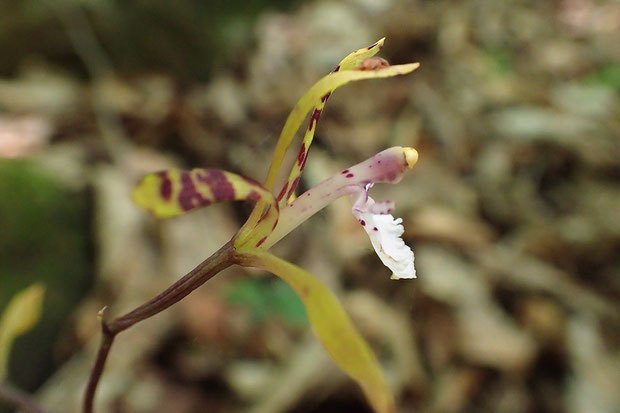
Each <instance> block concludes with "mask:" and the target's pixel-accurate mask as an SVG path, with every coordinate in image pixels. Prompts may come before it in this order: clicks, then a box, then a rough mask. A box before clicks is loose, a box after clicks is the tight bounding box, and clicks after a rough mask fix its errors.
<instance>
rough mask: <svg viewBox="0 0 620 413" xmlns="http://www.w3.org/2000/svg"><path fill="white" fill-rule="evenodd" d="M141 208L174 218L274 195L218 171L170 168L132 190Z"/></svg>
mask: <svg viewBox="0 0 620 413" xmlns="http://www.w3.org/2000/svg"><path fill="white" fill-rule="evenodd" d="M132 198H133V200H134V202H135V203H136V204H138V206H140V207H141V208H143V209H145V210H147V211H149V212H151V213H152V214H153V215H155V216H156V217H158V218H171V217H175V216H177V215H182V214H184V213H186V212H189V211H192V210H194V209H197V208H201V207H204V206H208V205H211V204H214V203H216V202H221V201H243V200H246V201H259V200H262V201H265V202H266V203H267V204H269V205H274V206H275V207H276V209H277V205H275V200H274V198H273V195H272V194H271V192H269V191H268V190H266V189H265V188H264V187H263V186H262V185H261V184H259V183H258V182H256V181H254V180H252V179H248V178H244V177H242V176H239V175H237V174H234V173H231V172H226V171H222V170H219V169H192V170H191V171H187V170H179V169H169V170H166V171H161V172H156V173H152V174H148V175H146V176H144V177H143V178H142V180H141V181H140V182H139V183H138V185H137V186H136V188H135V189H134V191H133V194H132Z"/></svg>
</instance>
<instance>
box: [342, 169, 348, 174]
mask: <svg viewBox="0 0 620 413" xmlns="http://www.w3.org/2000/svg"><path fill="white" fill-rule="evenodd" d="M340 173H341V174H348V173H349V170H348V169H345V170H344V171H342V172H340Z"/></svg>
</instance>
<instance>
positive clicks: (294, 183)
mask: <svg viewBox="0 0 620 413" xmlns="http://www.w3.org/2000/svg"><path fill="white" fill-rule="evenodd" d="M299 179H300V177H299V176H298V177H297V178H295V180H294V181H293V183H292V184H291V188H290V189H289V190H288V194H287V195H286V199H289V198H290V197H291V195H293V193H294V192H295V189H296V188H297V185H298V184H299Z"/></svg>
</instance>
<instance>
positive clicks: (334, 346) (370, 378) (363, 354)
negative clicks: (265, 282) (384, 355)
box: [237, 250, 394, 413]
mask: <svg viewBox="0 0 620 413" xmlns="http://www.w3.org/2000/svg"><path fill="white" fill-rule="evenodd" d="M237 260H238V263H239V264H240V265H243V266H247V267H257V268H261V269H264V270H266V271H269V272H271V273H273V274H275V275H277V276H278V277H280V278H281V279H282V280H284V281H285V282H286V283H288V284H289V285H290V286H291V287H292V288H293V290H294V291H295V292H296V293H297V295H298V296H299V298H300V299H301V300H302V302H303V304H304V306H305V308H306V312H307V314H308V319H309V320H310V323H311V324H312V328H313V329H314V332H315V333H316V335H317V336H318V337H319V339H320V340H321V342H322V343H323V346H324V347H325V349H326V350H327V352H328V353H329V355H330V356H331V357H332V359H333V360H334V361H335V362H336V364H337V365H338V366H339V367H340V368H341V369H342V370H343V371H344V372H345V373H347V374H348V375H349V376H350V377H351V378H353V379H354V380H355V381H357V382H358V384H359V385H360V386H361V387H362V390H363V391H364V394H365V395H366V397H367V399H368V401H369V403H370V404H371V405H372V407H373V409H374V410H375V412H377V413H393V412H394V399H393V396H392V393H391V391H390V389H389V388H388V386H387V383H386V381H385V379H384V377H383V374H382V373H381V368H380V365H379V363H378V361H377V359H376V357H375V355H374V353H373V352H372V350H371V349H370V346H369V345H368V344H367V343H366V341H365V340H364V338H363V337H362V336H361V335H360V334H359V333H358V332H357V330H356V329H355V327H354V325H353V323H352V322H351V320H350V319H349V316H348V315H347V314H346V312H345V311H344V309H343V308H342V306H341V305H340V303H339V302H338V300H337V299H336V297H334V295H333V294H332V293H331V292H330V291H329V289H328V288H327V287H325V286H324V285H323V284H322V283H321V282H320V281H319V280H318V278H316V277H314V276H313V275H312V274H310V273H308V272H306V271H304V270H303V269H301V268H299V267H297V266H296V265H294V264H291V263H290V262H287V261H285V260H282V259H280V258H278V257H276V256H274V255H271V254H269V253H265V252H259V251H256V250H254V251H247V252H245V251H244V252H243V253H239V254H238V255H237Z"/></svg>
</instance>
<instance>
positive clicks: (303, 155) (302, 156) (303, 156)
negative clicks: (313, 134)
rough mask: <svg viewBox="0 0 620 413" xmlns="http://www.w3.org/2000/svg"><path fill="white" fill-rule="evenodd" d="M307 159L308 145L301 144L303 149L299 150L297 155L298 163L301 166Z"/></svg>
mask: <svg viewBox="0 0 620 413" xmlns="http://www.w3.org/2000/svg"><path fill="white" fill-rule="evenodd" d="M305 159H306V144H305V143H303V142H302V143H301V148H299V155H297V163H298V164H299V165H300V166H301V164H303V163H304V160H305Z"/></svg>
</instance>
